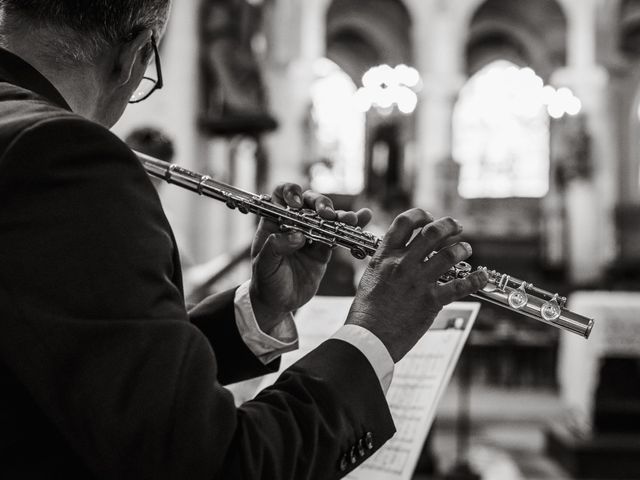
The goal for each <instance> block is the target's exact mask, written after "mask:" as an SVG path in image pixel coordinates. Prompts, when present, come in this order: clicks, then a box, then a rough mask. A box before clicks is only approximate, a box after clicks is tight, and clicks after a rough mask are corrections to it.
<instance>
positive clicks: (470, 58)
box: [466, 0, 567, 78]
mask: <svg viewBox="0 0 640 480" xmlns="http://www.w3.org/2000/svg"><path fill="white" fill-rule="evenodd" d="M566 46H567V17H566V14H565V10H564V8H563V6H562V5H561V4H560V3H558V2H557V1H556V0H539V1H536V2H513V1H510V0H486V1H485V2H483V3H482V4H481V5H479V6H478V8H477V9H476V10H475V12H474V13H473V14H472V15H471V19H470V22H469V38H468V42H467V49H466V57H467V58H466V61H467V62H466V63H467V71H468V72H471V71H473V70H474V69H475V70H477V69H478V68H479V67H481V66H482V64H483V63H484V64H486V63H488V62H489V61H491V60H494V59H495V53H496V50H498V49H502V52H503V54H505V55H507V56H508V57H511V59H518V58H520V62H516V63H525V64H527V65H529V66H531V67H532V68H533V69H534V70H536V72H538V73H539V74H540V75H541V76H543V78H548V77H549V76H550V75H551V73H552V72H553V71H554V70H555V69H557V68H558V67H560V66H563V65H564V64H565V63H566V50H567V48H566ZM483 57H486V60H485V61H483Z"/></svg>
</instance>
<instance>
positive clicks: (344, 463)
mask: <svg viewBox="0 0 640 480" xmlns="http://www.w3.org/2000/svg"><path fill="white" fill-rule="evenodd" d="M347 465H348V461H347V454H346V453H345V454H344V455H342V458H341V459H340V471H341V472H344V471H346V470H347Z"/></svg>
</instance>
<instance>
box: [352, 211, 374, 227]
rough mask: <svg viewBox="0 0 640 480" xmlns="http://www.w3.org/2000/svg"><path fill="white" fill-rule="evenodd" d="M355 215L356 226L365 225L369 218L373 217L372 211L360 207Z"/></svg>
mask: <svg viewBox="0 0 640 480" xmlns="http://www.w3.org/2000/svg"><path fill="white" fill-rule="evenodd" d="M356 217H358V221H357V222H356V226H357V227H366V226H367V225H368V224H369V222H370V221H371V219H372V218H373V212H372V211H371V210H369V209H368V208H361V209H360V210H358V211H357V212H356Z"/></svg>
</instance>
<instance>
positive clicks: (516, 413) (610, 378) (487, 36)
mask: <svg viewBox="0 0 640 480" xmlns="http://www.w3.org/2000/svg"><path fill="white" fill-rule="evenodd" d="M160 51H161V58H162V66H163V72H164V77H165V87H164V88H163V89H162V90H161V91H159V92H157V93H156V94H155V95H153V96H152V97H151V98H150V99H149V100H147V101H145V102H143V103H141V104H138V105H134V106H131V107H130V108H129V109H128V110H127V112H126V114H125V116H124V117H123V119H122V120H121V121H120V123H119V124H118V125H117V126H116V127H115V132H116V133H117V134H118V135H120V136H121V137H122V138H123V139H126V140H127V141H128V142H129V143H130V144H131V145H132V146H134V147H135V148H137V149H139V150H141V151H146V152H148V153H151V154H152V155H155V156H158V157H160V158H164V159H165V160H171V161H173V162H176V163H179V164H180V165H182V166H185V167H187V168H190V169H193V170H197V171H199V172H201V173H203V174H208V175H211V176H212V177H214V178H217V179H220V180H223V181H225V182H228V183H232V184H234V185H236V186H239V187H242V188H244V189H248V190H251V191H257V192H264V193H266V192H270V191H271V189H272V188H273V187H274V186H275V185H276V184H277V183H279V182H283V181H295V182H299V183H301V184H302V185H304V186H305V187H311V188H314V189H316V190H319V191H322V192H324V193H328V194H330V195H331V196H332V198H333V199H334V202H335V204H336V205H337V206H338V207H339V208H354V209H356V208H361V207H363V206H369V207H371V208H372V209H373V210H374V212H375V217H374V221H373V224H372V225H371V226H370V228H369V229H370V230H371V231H373V232H375V233H376V234H382V233H383V232H384V231H385V229H386V227H387V226H388V225H389V223H390V221H391V220H392V219H393V217H394V216H395V215H396V214H397V213H399V212H400V211H402V210H405V209H407V208H409V207H412V206H418V207H421V208H425V209H427V210H429V211H431V212H432V213H433V214H435V215H437V216H443V215H451V216H453V217H455V218H457V219H459V220H460V221H461V222H462V223H463V225H464V226H465V240H466V241H469V242H470V243H471V244H472V246H473V248H474V256H473V258H472V263H473V264H474V265H486V266H489V267H490V268H492V269H497V270H499V271H501V272H505V273H508V274H511V275H513V276H516V277H518V278H521V279H524V280H526V281H528V282H532V283H534V284H536V285H538V286H541V287H543V288H545V289H547V290H550V291H552V292H558V293H559V294H561V295H563V296H568V298H569V304H570V306H571V307H572V308H573V309H574V310H576V311H578V312H579V313H582V314H585V315H588V316H592V317H594V318H596V320H597V323H596V327H595V329H594V333H593V335H592V337H591V339H590V340H589V341H585V340H583V339H580V338H577V337H576V338H569V337H570V335H569V334H560V332H559V331H556V330H554V329H552V328H549V327H547V326H546V325H544V324H541V323H538V322H536V321H535V320H528V319H525V318H523V317H519V316H517V315H514V314H511V313H509V312H508V311H506V310H504V309H501V308H498V307H496V308H494V307H491V306H490V305H487V304H483V306H482V309H481V312H480V316H479V318H478V321H477V322H476V327H475V328H474V331H473V332H472V335H471V337H470V340H469V342H468V344H467V347H466V348H465V351H464V352H463V358H462V361H461V362H462V363H461V365H460V366H459V368H458V371H457V372H456V375H455V377H454V380H453V381H452V384H451V386H450V388H449V391H448V392H447V394H446V396H445V399H444V400H443V402H442V405H441V408H440V413H439V415H438V418H437V420H436V424H435V427H434V429H433V431H432V434H431V435H430V438H429V440H428V441H427V443H426V445H425V450H424V452H423V455H422V458H421V462H420V464H419V466H418V469H417V470H416V478H417V479H418V478H419V479H430V478H441V477H443V476H445V475H448V477H447V478H451V479H452V478H483V479H513V480H518V479H568V478H594V479H595V478H602V479H621V478H636V479H637V478H640V362H639V361H638V359H640V319H639V318H638V316H639V313H640V294H639V293H636V292H639V291H640V95H639V93H640V0H485V1H483V0H192V1H189V2H174V10H173V16H172V19H171V23H170V25H169V28H168V31H167V33H166V36H165V38H164V39H163V41H162V44H161V45H160ZM159 189H160V194H161V198H162V200H163V203H164V205H165V209H166V211H167V215H168V217H169V219H170V221H171V223H172V225H173V228H174V230H175V232H176V236H177V239H178V242H179V245H180V249H181V254H182V259H183V264H184V269H185V279H186V286H187V293H188V295H189V297H190V299H191V300H197V299H198V298H201V297H202V296H204V295H206V294H207V293H209V292H211V291H217V290H220V289H223V288H226V287H227V286H229V285H232V284H234V283H236V282H238V281H239V280H243V279H245V278H247V277H248V275H249V268H248V265H249V263H248V247H249V244H250V241H251V238H252V232H253V229H254V228H255V219H254V218H251V217H248V216H244V215H240V214H239V213H237V212H232V211H230V210H229V209H227V208H226V207H225V206H224V205H223V204H220V203H218V202H214V201H212V200H207V199H202V198H199V197H197V196H196V195H193V194H191V193H188V192H186V191H183V190H180V189H178V188H177V187H170V186H166V187H165V186H159ZM363 267H364V263H363V262H358V261H355V260H353V259H351V258H350V255H349V254H348V252H346V253H345V252H335V255H334V259H333V261H332V265H331V268H330V269H329V272H328V274H327V278H326V279H325V281H324V284H323V286H322V288H321V293H322V294H326V295H352V294H353V293H354V291H355V285H357V280H358V275H359V274H360V273H361V272H362V269H363ZM466 405H470V407H468V408H467V406H466ZM474 474H476V475H477V476H475V477H474Z"/></svg>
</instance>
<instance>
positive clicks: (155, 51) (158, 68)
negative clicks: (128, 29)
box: [129, 35, 164, 103]
mask: <svg viewBox="0 0 640 480" xmlns="http://www.w3.org/2000/svg"><path fill="white" fill-rule="evenodd" d="M151 48H152V49H153V56H154V62H155V65H156V77H158V78H157V79H155V78H151V77H146V76H145V77H142V79H143V80H149V81H151V82H154V84H153V88H152V89H151V90H149V93H147V94H146V95H145V96H144V97H142V98H139V99H137V100H129V103H140V102H143V101H144V100H146V99H147V98H149V97H150V96H151V94H152V93H153V92H155V91H156V90H160V89H161V88H162V87H163V86H164V81H163V80H162V65H160V52H159V51H158V45H157V43H156V39H155V36H153V35H152V36H151Z"/></svg>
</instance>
